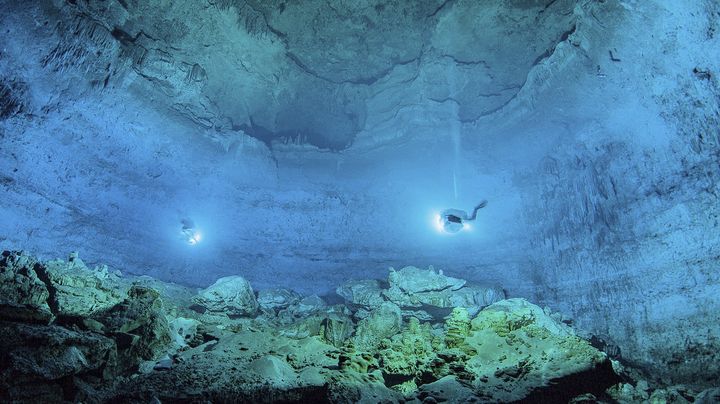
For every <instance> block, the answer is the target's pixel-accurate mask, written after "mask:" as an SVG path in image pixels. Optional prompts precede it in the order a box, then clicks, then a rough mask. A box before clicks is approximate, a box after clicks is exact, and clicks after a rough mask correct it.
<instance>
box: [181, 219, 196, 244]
mask: <svg viewBox="0 0 720 404" xmlns="http://www.w3.org/2000/svg"><path fill="white" fill-rule="evenodd" d="M180 224H182V230H180V233H181V234H182V235H183V239H185V241H186V242H187V243H188V244H190V245H195V244H197V243H198V242H199V241H200V233H198V232H197V230H196V229H195V223H194V222H193V221H192V219H189V218H184V219H182V220H181V221H180Z"/></svg>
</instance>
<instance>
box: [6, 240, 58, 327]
mask: <svg viewBox="0 0 720 404" xmlns="http://www.w3.org/2000/svg"><path fill="white" fill-rule="evenodd" d="M38 268H42V264H40V263H38V262H37V260H35V259H34V258H33V257H30V256H28V255H26V254H24V253H23V252H21V251H19V252H18V251H4V252H3V253H2V257H1V258H0V320H11V321H25V322H36V323H45V324H47V323H49V322H50V321H51V320H52V318H53V313H52V312H51V310H50V306H49V305H48V303H47V301H48V298H49V297H50V293H49V292H48V289H47V286H46V285H45V283H44V282H43V281H42V280H40V278H39V277H38V274H37V272H36V269H38Z"/></svg>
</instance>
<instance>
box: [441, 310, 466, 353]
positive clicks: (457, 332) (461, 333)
mask: <svg viewBox="0 0 720 404" xmlns="http://www.w3.org/2000/svg"><path fill="white" fill-rule="evenodd" d="M468 334H470V316H469V315H468V311H467V309H466V308H464V307H456V308H454V309H453V311H452V313H451V314H450V318H448V320H447V322H446V323H445V345H446V346H447V347H448V348H460V347H462V346H463V345H465V338H467V336H468Z"/></svg>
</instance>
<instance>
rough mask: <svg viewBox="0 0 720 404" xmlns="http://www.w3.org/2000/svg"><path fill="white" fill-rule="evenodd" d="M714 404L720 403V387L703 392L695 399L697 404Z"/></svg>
mask: <svg viewBox="0 0 720 404" xmlns="http://www.w3.org/2000/svg"><path fill="white" fill-rule="evenodd" d="M712 403H720V387H715V388H711V389H707V390H703V391H702V392H701V393H700V394H698V395H697V397H696V399H695V404H712Z"/></svg>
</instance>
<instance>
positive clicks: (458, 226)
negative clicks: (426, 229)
mask: <svg viewBox="0 0 720 404" xmlns="http://www.w3.org/2000/svg"><path fill="white" fill-rule="evenodd" d="M486 205H487V201H482V202H480V203H479V204H478V205H477V206H475V208H474V209H473V212H472V215H470V216H468V214H467V212H465V211H464V210H460V209H446V210H444V211H443V212H442V213H441V214H440V218H439V220H440V224H441V225H442V228H443V230H445V231H446V232H448V233H457V232H459V231H460V230H462V228H463V227H464V226H465V224H464V223H465V222H469V221H471V220H475V218H477V212H478V210H480V209H482V208H484V207H485V206H486Z"/></svg>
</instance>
